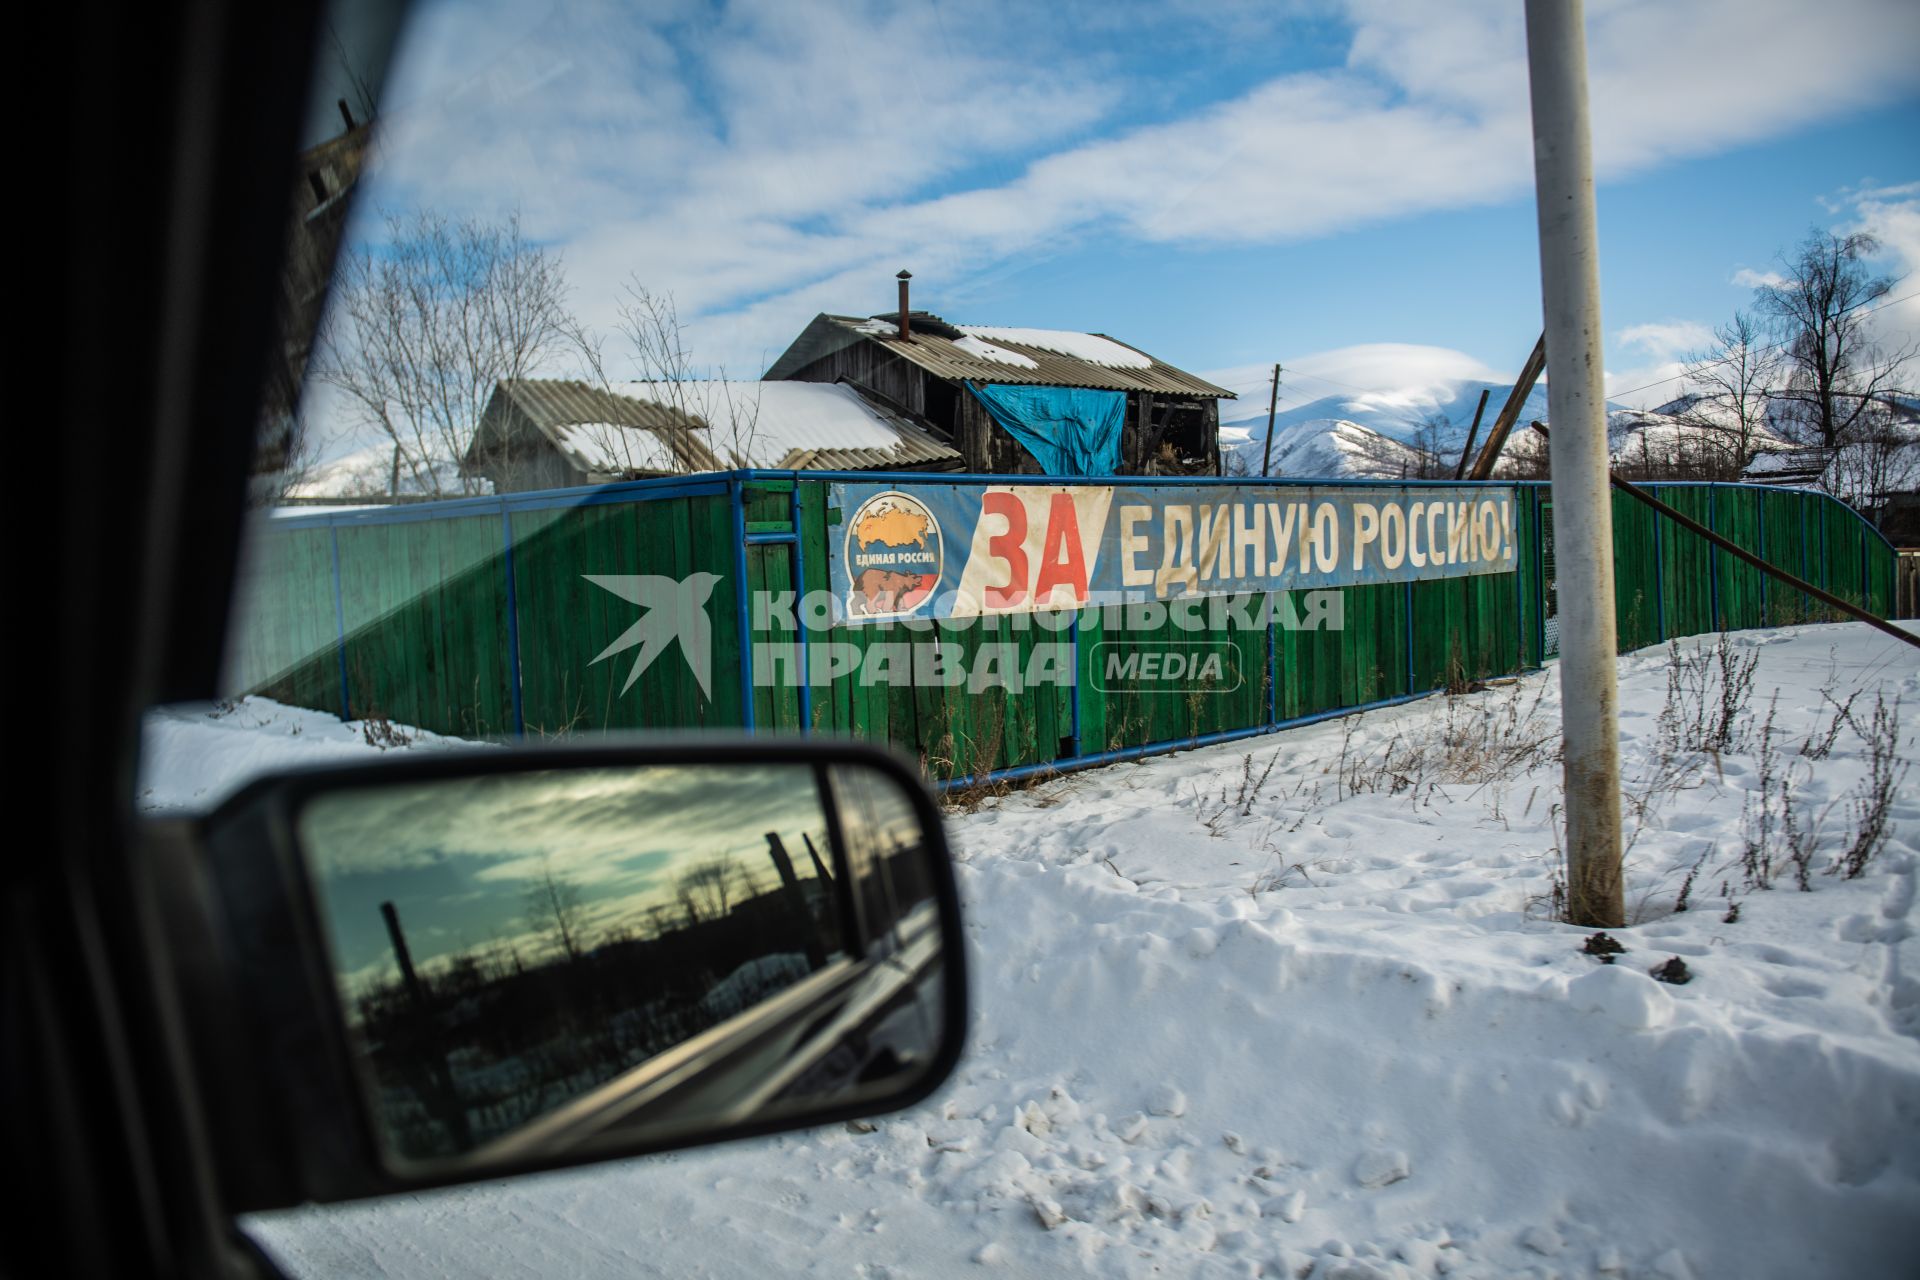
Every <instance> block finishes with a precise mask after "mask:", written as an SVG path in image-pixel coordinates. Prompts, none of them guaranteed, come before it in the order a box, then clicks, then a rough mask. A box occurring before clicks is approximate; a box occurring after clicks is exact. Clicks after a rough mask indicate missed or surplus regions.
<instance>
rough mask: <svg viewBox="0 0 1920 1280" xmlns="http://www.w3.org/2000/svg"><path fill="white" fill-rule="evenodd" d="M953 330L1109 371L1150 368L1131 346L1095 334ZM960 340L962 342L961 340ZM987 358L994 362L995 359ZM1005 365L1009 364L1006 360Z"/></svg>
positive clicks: (966, 326) (993, 328)
mask: <svg viewBox="0 0 1920 1280" xmlns="http://www.w3.org/2000/svg"><path fill="white" fill-rule="evenodd" d="M957 327H958V328H959V329H960V331H961V332H962V333H965V334H968V335H970V336H972V337H975V338H985V339H986V340H987V341H988V342H1017V343H1019V344H1020V345H1021V346H1023V347H1038V348H1040V349H1041V350H1042V351H1054V352H1058V353H1059V354H1060V355H1063V356H1071V357H1072V358H1073V359H1075V360H1085V361H1086V362H1087V363H1088V364H1097V365H1104V366H1106V367H1107V368H1109V369H1151V368H1153V360H1152V358H1151V357H1149V356H1144V355H1142V354H1140V353H1139V352H1138V351H1135V350H1134V349H1133V348H1132V347H1127V346H1122V345H1121V344H1120V343H1118V342H1115V341H1114V340H1113V339H1111V338H1103V337H1101V336H1100V335H1099V334H1097V333H1074V332H1072V331H1070V330H1067V329H1010V328H1002V327H999V326H995V325H980V324H963V325H959V326H957ZM962 341H963V342H964V339H962ZM954 345H956V346H958V345H960V344H959V343H955V344H954ZM1008 354H1011V353H1008ZM987 358H988V359H997V358H998V357H993V356H989V357H987ZM1023 359H1024V357H1023ZM1009 363H1013V362H1011V361H1009Z"/></svg>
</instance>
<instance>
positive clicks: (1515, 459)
mask: <svg viewBox="0 0 1920 1280" xmlns="http://www.w3.org/2000/svg"><path fill="white" fill-rule="evenodd" d="M1493 469H1494V474H1496V475H1498V476H1500V477H1502V478H1503V479H1508V480H1547V479H1551V478H1552V476H1553V467H1552V465H1551V459H1550V457H1549V456H1548V451H1547V438H1546V437H1545V436H1543V435H1541V434H1540V433H1539V432H1538V431H1533V430H1526V431H1518V430H1516V431H1515V432H1514V433H1513V434H1512V435H1510V436H1508V437H1507V443H1506V446H1505V447H1504V448H1502V449H1501V450H1500V457H1499V458H1498V459H1497V460H1496V461H1495V463H1494V468H1493Z"/></svg>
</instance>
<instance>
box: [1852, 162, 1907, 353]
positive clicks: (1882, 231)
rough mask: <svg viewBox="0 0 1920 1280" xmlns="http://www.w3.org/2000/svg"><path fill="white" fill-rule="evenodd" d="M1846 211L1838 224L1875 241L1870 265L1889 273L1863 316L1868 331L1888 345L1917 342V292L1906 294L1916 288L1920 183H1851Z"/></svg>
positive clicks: (1899, 345)
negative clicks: (1884, 288) (1887, 286)
mask: <svg viewBox="0 0 1920 1280" xmlns="http://www.w3.org/2000/svg"><path fill="white" fill-rule="evenodd" d="M1846 210H1847V213H1848V214H1849V217H1848V219H1847V221H1846V222H1845V223H1843V224H1842V226H1841V227H1840V228H1839V229H1840V230H1841V231H1848V232H1851V231H1864V232H1866V233H1867V234H1868V235H1870V236H1872V237H1873V238H1874V239H1875V240H1878V241H1879V242H1880V254H1879V257H1878V258H1877V260H1876V264H1875V265H1877V266H1878V267H1879V268H1880V269H1881V270H1882V271H1884V272H1885V273H1886V274H1888V275H1890V276H1892V277H1894V285H1893V288H1892V290H1891V291H1890V292H1889V293H1888V295H1887V297H1886V298H1885V299H1883V300H1882V301H1883V303H1884V305H1882V306H1881V307H1880V308H1879V309H1878V310H1876V311H1875V312H1874V313H1873V315H1872V317H1871V319H1870V320H1869V323H1870V324H1871V325H1872V326H1873V333H1874V336H1875V337H1876V338H1877V339H1878V340H1879V341H1880V342H1881V343H1882V344H1883V345H1884V346H1887V347H1889V348H1892V349H1893V350H1900V349H1903V348H1907V347H1912V346H1915V345H1916V344H1920V297H1912V296H1907V295H1912V294H1916V293H1920V182H1907V183H1902V184H1900V185H1898V186H1879V187H1876V186H1865V187H1860V188H1857V189H1855V190H1854V191H1851V192H1848V193H1847V195H1846ZM1916 378H1917V379H1920V374H1917V375H1916ZM1913 380H1914V379H1910V381H1913Z"/></svg>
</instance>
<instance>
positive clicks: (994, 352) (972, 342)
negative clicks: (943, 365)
mask: <svg viewBox="0 0 1920 1280" xmlns="http://www.w3.org/2000/svg"><path fill="white" fill-rule="evenodd" d="M953 345H954V346H956V347H958V348H960V349H961V350H962V351H964V352H966V353H967V354H968V355H970V356H974V357H976V358H977V359H981V360H992V361H995V362H997V363H999V364H1013V365H1019V366H1020V367H1021V368H1022V369H1038V368H1039V367H1040V362H1039V361H1038V360H1031V359H1028V358H1027V357H1026V356H1023V355H1021V354H1020V353H1019V352H1018V351H1009V350H1007V349H1006V348H1005V347H996V346H994V345H993V344H992V343H991V342H988V341H987V340H986V339H984V338H976V337H975V336H974V335H973V334H971V333H969V334H968V335H967V336H966V337H964V338H956V339H955V340H954V343H953Z"/></svg>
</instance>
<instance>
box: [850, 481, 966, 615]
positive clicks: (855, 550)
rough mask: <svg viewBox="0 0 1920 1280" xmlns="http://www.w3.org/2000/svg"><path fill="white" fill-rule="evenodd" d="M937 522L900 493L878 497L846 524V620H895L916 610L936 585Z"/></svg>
mask: <svg viewBox="0 0 1920 1280" xmlns="http://www.w3.org/2000/svg"><path fill="white" fill-rule="evenodd" d="M942 555H943V551H942V548H941V540H940V522H939V521H938V520H936V519H934V518H933V512H931V511H929V510H928V509H927V508H926V506H925V505H924V504H922V503H921V502H920V501H918V500H917V499H914V498H910V497H908V496H907V495H906V494H904V493H894V492H888V493H881V494H876V495H874V496H873V497H871V498H869V499H867V500H866V501H865V502H863V503H861V504H860V506H859V508H858V509H857V510H856V511H854V513H853V515H852V517H851V518H850V519H849V520H848V521H847V577H848V579H849V581H850V582H851V583H852V587H851V589H850V590H849V591H848V592H847V614H848V616H849V617H856V618H901V617H906V616H907V615H909V614H912V613H914V612H916V611H918V610H919V609H920V607H921V606H922V605H924V604H925V603H926V602H927V601H928V600H929V599H931V598H932V596H933V592H934V589H935V588H936V587H937V586H939V584H940V564H941V557H942Z"/></svg>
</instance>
